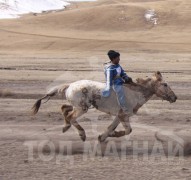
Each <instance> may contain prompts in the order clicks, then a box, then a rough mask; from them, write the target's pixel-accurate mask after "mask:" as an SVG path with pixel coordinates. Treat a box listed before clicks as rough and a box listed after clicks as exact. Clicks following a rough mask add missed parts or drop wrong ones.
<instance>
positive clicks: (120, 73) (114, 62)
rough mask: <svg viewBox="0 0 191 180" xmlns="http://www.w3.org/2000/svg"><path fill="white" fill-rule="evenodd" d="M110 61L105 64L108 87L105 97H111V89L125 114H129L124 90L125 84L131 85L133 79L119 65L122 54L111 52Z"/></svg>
mask: <svg viewBox="0 0 191 180" xmlns="http://www.w3.org/2000/svg"><path fill="white" fill-rule="evenodd" d="M107 55H108V57H109V59H110V60H111V61H110V62H108V63H105V67H104V71H105V77H106V87H105V89H104V90H103V91H102V96H103V97H108V96H109V95H110V89H111V87H112V88H113V90H114V91H115V93H116V95H117V99H118V103H119V105H120V107H121V109H122V110H123V112H124V113H128V109H127V102H126V97H125V93H124V89H123V84H124V83H131V82H133V81H132V78H131V77H129V76H128V75H127V74H126V73H125V72H124V70H123V68H122V67H121V66H120V65H119V61H120V54H119V52H116V51H114V50H109V51H108V53H107Z"/></svg>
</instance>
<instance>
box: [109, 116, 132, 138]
mask: <svg viewBox="0 0 191 180" xmlns="http://www.w3.org/2000/svg"><path fill="white" fill-rule="evenodd" d="M119 120H120V122H121V124H122V125H123V127H124V128H125V130H124V131H114V132H113V133H112V134H111V135H110V136H109V137H121V136H125V135H128V134H130V133H131V132H132V128H131V125H130V122H129V116H128V115H122V116H121V117H120V118H119Z"/></svg>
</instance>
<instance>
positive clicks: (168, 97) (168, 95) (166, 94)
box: [154, 83, 172, 101]
mask: <svg viewBox="0 0 191 180" xmlns="http://www.w3.org/2000/svg"><path fill="white" fill-rule="evenodd" d="M161 84H163V85H164V86H165V88H164V91H165V92H163V91H162V90H160V89H159V88H158V85H157V84H156V85H155V87H154V89H155V94H156V95H157V96H158V97H161V98H162V99H163V100H167V101H171V96H170V94H171V93H172V90H171V91H170V92H168V89H167V87H168V86H167V83H161ZM156 92H157V93H156ZM164 93H165V95H163V94H164Z"/></svg>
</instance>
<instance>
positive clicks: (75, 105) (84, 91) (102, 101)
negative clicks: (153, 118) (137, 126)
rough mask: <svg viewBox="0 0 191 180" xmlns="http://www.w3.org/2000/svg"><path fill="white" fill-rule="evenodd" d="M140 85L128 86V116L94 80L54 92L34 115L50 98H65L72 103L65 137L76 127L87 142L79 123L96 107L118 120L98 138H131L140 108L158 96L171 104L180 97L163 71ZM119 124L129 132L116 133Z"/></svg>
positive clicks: (67, 111)
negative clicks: (134, 115)
mask: <svg viewBox="0 0 191 180" xmlns="http://www.w3.org/2000/svg"><path fill="white" fill-rule="evenodd" d="M136 81H137V83H131V84H125V85H124V89H125V95H126V99H127V104H128V110H129V111H128V113H125V114H124V113H123V111H122V110H121V108H120V106H119V103H118V101H117V97H116V95H115V92H114V91H113V90H112V92H111V95H110V96H109V97H107V98H106V97H102V96H101V91H102V90H103V89H104V87H105V84H104V83H100V82H96V81H90V80H80V81H76V82H74V83H71V84H70V85H60V86H56V87H54V88H52V89H51V90H50V91H49V92H48V93H47V94H46V95H45V96H44V97H42V98H41V99H39V100H37V101H36V103H35V104H34V106H33V108H32V111H33V114H36V113H37V112H38V110H39V108H40V106H41V101H42V100H43V99H46V98H50V97H52V96H54V95H56V94H62V95H64V97H65V99H66V100H67V101H68V102H69V104H64V105H63V106H62V107H61V110H62V113H63V116H64V121H65V126H64V127H63V133H64V132H66V131H67V130H68V129H69V128H70V127H71V125H73V126H74V127H75V128H77V130H78V132H79V136H80V137H81V139H82V140H83V141H85V140H86V134H85V131H84V129H83V128H82V127H81V126H80V125H79V123H78V122H77V121H76V120H77V118H79V117H80V116H81V115H83V114H85V113H86V112H87V111H88V109H89V108H90V107H91V106H93V107H95V108H96V109H97V110H99V111H102V112H105V113H107V114H111V115H114V116H116V117H115V119H114V120H113V122H112V123H111V125H110V126H109V127H108V128H107V129H106V131H105V132H104V133H103V134H101V135H100V136H99V137H98V139H99V141H100V142H102V141H105V139H106V138H107V137H121V136H124V135H128V134H130V133H131V131H132V129H131V126H130V123H129V117H130V116H132V115H133V114H136V113H137V111H138V110H139V108H140V107H141V106H143V105H144V104H145V103H146V102H147V101H148V100H149V99H150V98H151V97H152V96H153V95H154V94H155V95H156V96H158V97H159V98H161V99H163V100H166V101H169V102H170V103H173V102H175V101H176V99H177V96H176V95H175V93H174V92H173V91H172V90H171V88H170V87H169V86H168V84H167V83H165V81H164V80H163V77H162V75H161V73H160V72H159V71H157V72H155V73H154V76H153V77H151V78H147V79H141V78H138V79H137V80H136ZM48 100H49V99H48ZM119 123H122V125H123V127H124V129H125V130H124V131H115V129H116V128H117V126H118V125H119Z"/></svg>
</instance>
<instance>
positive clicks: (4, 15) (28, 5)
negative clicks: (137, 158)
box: [0, 0, 94, 19]
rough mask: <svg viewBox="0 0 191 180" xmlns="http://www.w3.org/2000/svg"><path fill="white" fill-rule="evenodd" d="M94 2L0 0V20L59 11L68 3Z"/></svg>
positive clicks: (74, 0) (73, 0)
mask: <svg viewBox="0 0 191 180" xmlns="http://www.w3.org/2000/svg"><path fill="white" fill-rule="evenodd" d="M77 1H78V2H79V1H94V0H0V19H10V18H18V17H20V15H21V14H27V13H41V12H43V11H50V10H60V9H64V8H65V6H67V5H69V4H70V3H69V2H77Z"/></svg>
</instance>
